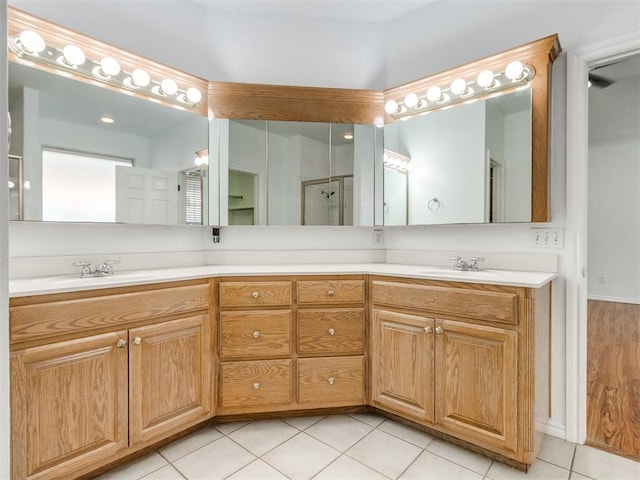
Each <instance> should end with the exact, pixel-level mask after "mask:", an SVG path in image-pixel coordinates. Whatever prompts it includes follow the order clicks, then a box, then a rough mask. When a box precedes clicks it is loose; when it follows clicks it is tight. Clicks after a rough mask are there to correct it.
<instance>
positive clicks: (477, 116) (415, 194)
mask: <svg viewBox="0 0 640 480" xmlns="http://www.w3.org/2000/svg"><path fill="white" fill-rule="evenodd" d="M559 53H560V45H559V43H558V38H557V36H556V35H552V36H549V37H545V38H543V39H540V40H536V41H534V42H531V43H528V44H526V45H522V46H519V47H515V48H513V49H510V50H507V51H505V52H502V53H499V54H496V55H492V56H490V57H487V58H484V59H481V60H477V61H475V62H472V63H469V64H466V65H463V66H460V67H456V68H453V69H451V70H449V71H446V72H442V73H439V74H437V75H433V76H431V77H426V78H423V79H419V80H416V81H414V82H410V83H408V84H405V85H401V86H398V87H394V88H391V89H388V90H385V91H384V97H385V112H386V117H385V127H384V168H383V170H384V187H383V196H384V199H383V218H384V225H430V224H449V223H498V222H547V221H548V220H549V218H548V217H549V202H548V192H549V175H548V172H549V165H548V164H549V122H548V111H549V110H548V108H549V96H548V92H549V82H550V66H551V63H552V62H553V61H554V60H555V58H556V57H557V56H558V54H559Z"/></svg>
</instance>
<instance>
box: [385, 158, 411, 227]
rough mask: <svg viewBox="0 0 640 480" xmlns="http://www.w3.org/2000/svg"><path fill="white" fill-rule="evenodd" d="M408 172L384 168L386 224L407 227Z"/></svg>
mask: <svg viewBox="0 0 640 480" xmlns="http://www.w3.org/2000/svg"><path fill="white" fill-rule="evenodd" d="M408 182H409V180H408V178H407V172H406V171H399V170H395V169H393V168H389V167H385V168H384V224H385V225H407V221H408V218H407V200H408V199H407V196H408V191H407V185H408Z"/></svg>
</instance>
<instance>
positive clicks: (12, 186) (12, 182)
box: [9, 180, 16, 189]
mask: <svg viewBox="0 0 640 480" xmlns="http://www.w3.org/2000/svg"><path fill="white" fill-rule="evenodd" d="M9 188H10V189H11V188H16V184H15V182H14V181H13V180H9Z"/></svg>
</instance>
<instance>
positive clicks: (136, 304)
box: [10, 282, 210, 344]
mask: <svg viewBox="0 0 640 480" xmlns="http://www.w3.org/2000/svg"><path fill="white" fill-rule="evenodd" d="M123 290H124V289H123ZM121 291H122V290H121ZM209 292H210V289H209V283H208V282H207V283H201V284H195V285H184V286H171V287H167V288H157V289H153V290H142V291H129V292H127V291H122V293H118V292H117V291H116V292H114V293H110V294H108V295H105V294H104V293H103V292H96V293H95V294H94V295H93V296H90V297H88V296H86V293H84V292H83V293H81V294H56V295H51V296H43V297H40V298H38V297H36V298H35V300H34V302H33V303H31V304H24V305H12V307H11V319H10V331H11V342H12V343H14V344H15V343H18V342H23V341H30V340H38V339H43V338H47V337H55V336H60V335H67V334H73V333H80V332H84V333H86V332H87V331H91V330H92V329H99V328H105V327H111V326H114V327H116V326H121V325H125V324H127V323H132V322H140V321H143V320H152V319H154V318H160V317H164V316H167V315H173V314H177V313H185V312H192V311H198V310H207V309H208V308H209V304H210V297H209ZM49 298H50V299H51V300H49ZM41 299H43V300H45V301H41ZM18 300H20V299H18Z"/></svg>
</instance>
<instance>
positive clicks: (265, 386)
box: [221, 360, 291, 408]
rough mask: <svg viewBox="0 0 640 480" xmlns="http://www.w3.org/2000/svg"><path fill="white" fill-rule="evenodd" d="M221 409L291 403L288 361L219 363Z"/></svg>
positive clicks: (289, 363)
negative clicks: (220, 367) (220, 372)
mask: <svg viewBox="0 0 640 480" xmlns="http://www.w3.org/2000/svg"><path fill="white" fill-rule="evenodd" d="M221 371H222V394H221V408H231V407H248V406H250V407H265V406H272V407H278V406H285V405H288V404H289V403H291V360H271V361H266V362H261V361H256V362H228V363H222V369H221Z"/></svg>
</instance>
